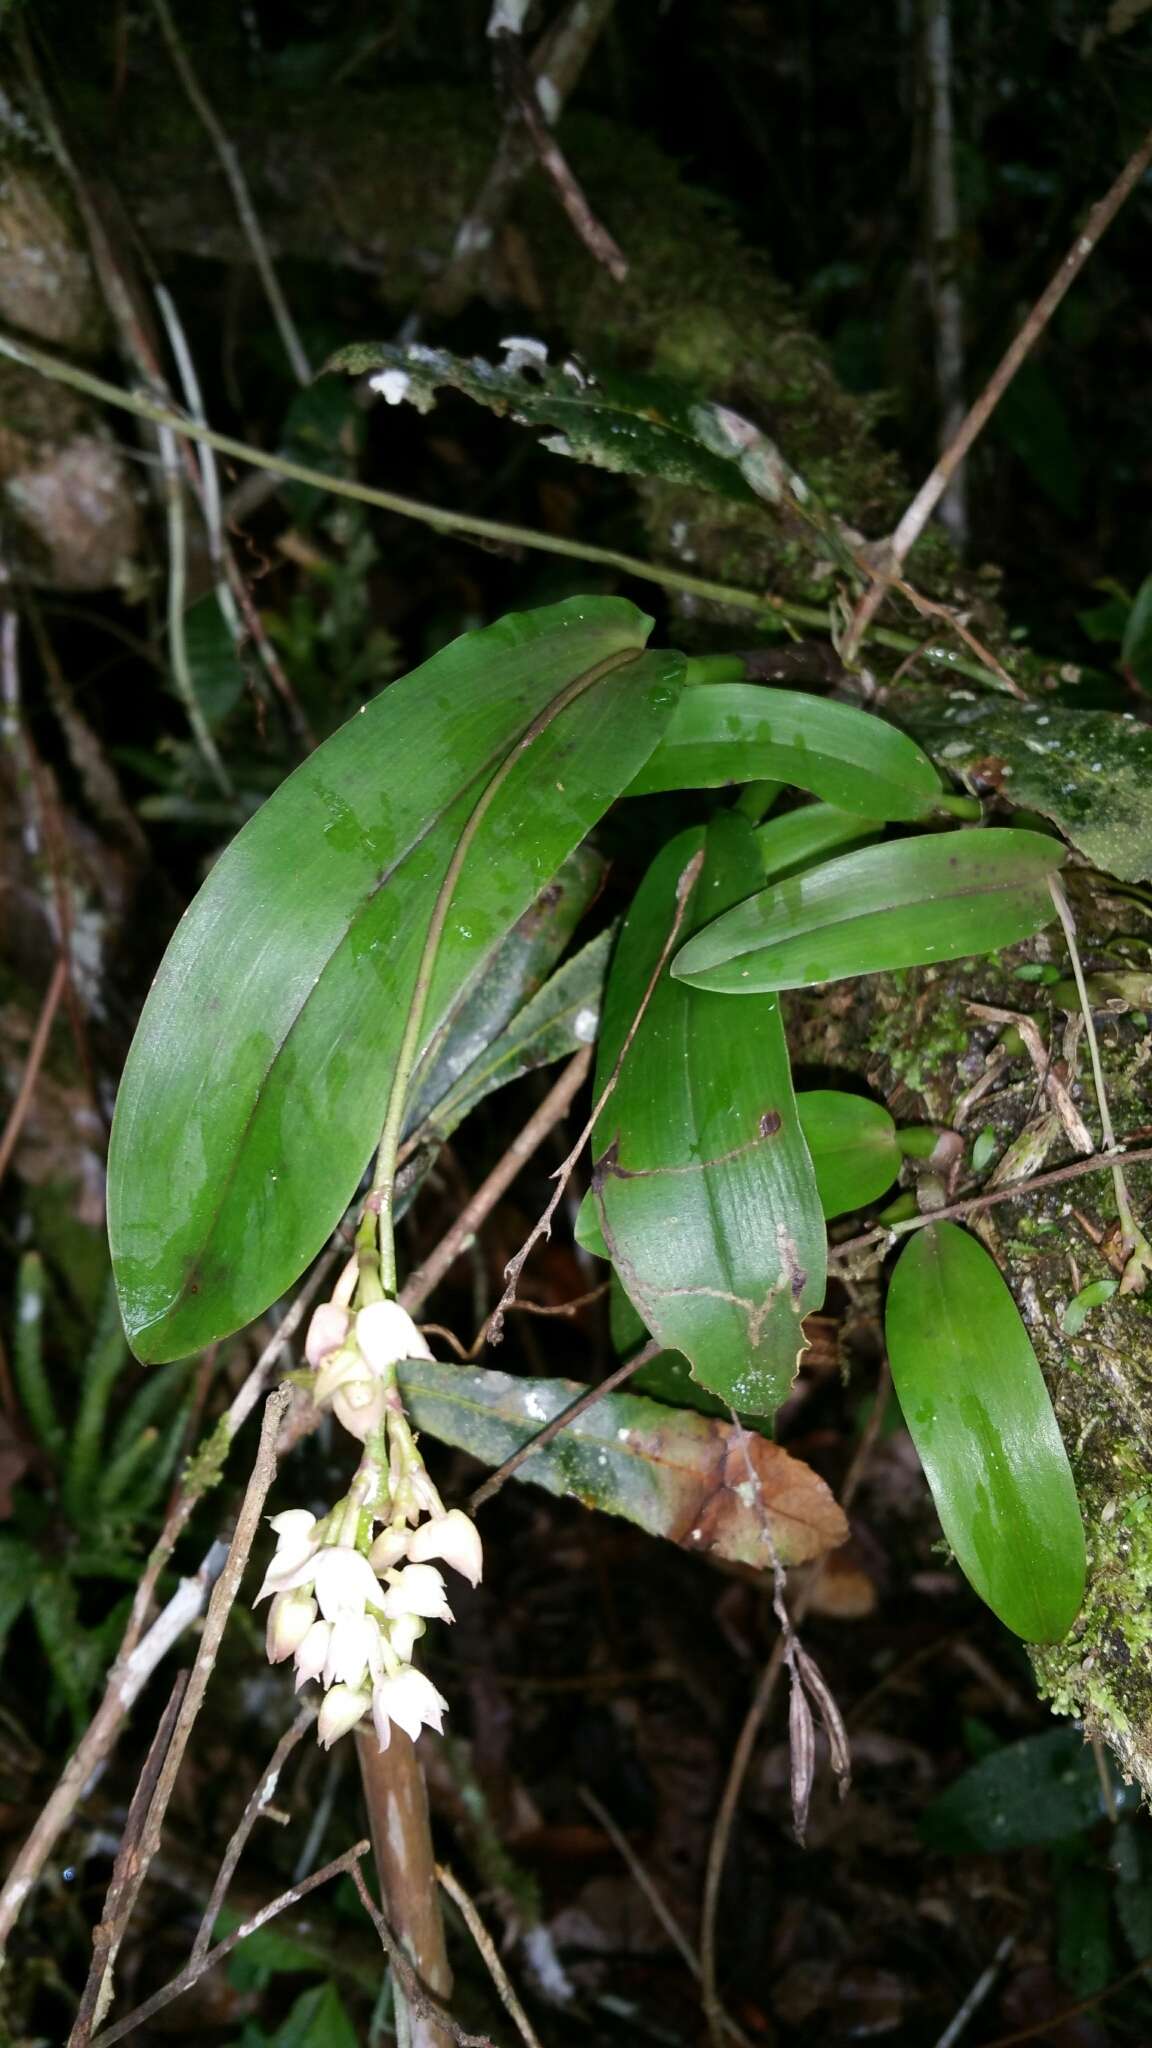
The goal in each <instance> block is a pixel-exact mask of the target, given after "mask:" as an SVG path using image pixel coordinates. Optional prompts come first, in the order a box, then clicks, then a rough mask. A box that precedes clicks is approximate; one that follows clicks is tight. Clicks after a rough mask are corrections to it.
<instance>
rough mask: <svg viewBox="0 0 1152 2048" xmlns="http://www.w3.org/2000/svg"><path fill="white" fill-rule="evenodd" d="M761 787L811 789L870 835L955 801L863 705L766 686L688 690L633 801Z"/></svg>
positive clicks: (910, 746) (925, 763)
mask: <svg viewBox="0 0 1152 2048" xmlns="http://www.w3.org/2000/svg"><path fill="white" fill-rule="evenodd" d="M761 780H763V781H768V782H783V783H791V784H793V785H794V786H795V787H796V788H797V789H809V790H811V791H812V793H813V795H814V796H819V797H823V798H824V799H825V801H826V802H827V803H829V804H835V805H836V806H838V808H839V809H840V810H842V811H851V812H853V813H854V814H855V815H856V816H857V817H858V818H862V819H867V820H868V821H869V825H870V826H871V825H873V824H874V821H876V820H878V819H889V818H905V819H915V818H926V817H928V816H929V815H930V814H931V813H932V812H933V811H934V810H939V809H940V808H941V805H942V803H943V800H944V797H945V791H944V789H943V787H942V785H941V782H940V777H939V775H938V773H937V771H936V769H935V768H934V767H933V766H932V763H931V761H930V760H929V759H928V756H927V755H926V754H922V753H921V751H920V749H919V747H918V746H917V745H916V743H915V741H914V740H910V739H909V738H908V737H907V734H905V733H902V732H898V731H897V729H896V727H895V726H894V725H887V724H885V722H884V720H883V719H882V718H873V717H872V715H871V713H870V712H867V711H859V710H857V708H856V706H855V705H854V704H837V703H835V702H834V701H832V700H831V699H830V698H826V697H811V696H808V695H806V694H805V692H804V691H803V690H773V689H768V688H766V687H765V686H764V685H763V684H758V683H703V684H701V685H700V686H699V687H696V688H690V689H687V690H685V691H684V694H683V696H682V697H681V699H680V702H679V704H678V705H677V707H676V711H675V713H674V715H673V717H672V719H671V721H670V722H669V726H668V730H667V732H666V733H665V735H664V737H663V739H662V740H661V742H660V745H659V746H658V747H657V748H656V749H655V751H654V753H653V754H651V755H650V757H649V759H648V760H647V762H646V763H645V765H644V767H643V769H642V770H641V772H640V774H639V775H638V776H637V778H636V780H635V782H634V783H633V784H632V787H631V790H630V791H629V795H631V796H648V795H651V794H652V793H653V792H654V791H657V790H665V789H719V788H722V787H723V786H724V785H725V784H727V783H737V782H752V781H761ZM779 822H781V823H782V822H783V820H780V821H779ZM867 829H868V828H867V827H865V830H867Z"/></svg>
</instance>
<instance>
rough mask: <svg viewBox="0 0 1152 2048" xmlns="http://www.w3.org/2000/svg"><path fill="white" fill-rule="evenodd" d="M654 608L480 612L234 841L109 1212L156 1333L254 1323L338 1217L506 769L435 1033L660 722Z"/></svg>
mask: <svg viewBox="0 0 1152 2048" xmlns="http://www.w3.org/2000/svg"><path fill="white" fill-rule="evenodd" d="M648 626H649V621H648V620H647V619H645V618H644V617H643V615H642V614H641V613H639V612H638V611H636V609H635V608H634V607H633V606H632V605H630V604H628V603H626V602H624V601H623V600H621V599H617V598H595V599H582V598H576V599H572V600H569V601H568V602H567V603H565V604H561V605H554V606H550V607H548V608H547V609H545V610H543V611H538V612H531V613H525V614H522V615H520V616H513V617H510V618H506V619H503V620H501V621H500V622H499V624H497V625H495V626H490V627H487V628H486V629H484V630H483V631H481V632H478V633H470V634H465V635H464V637H463V638H462V639H459V640H456V641H454V642H453V643H452V645H451V646H449V647H446V648H444V649H443V650H442V652H441V653H439V654H437V655H435V656H434V657H433V659H432V660H431V661H429V662H426V663H425V664H424V665H423V667H421V668H419V669H416V670H415V671H413V673H412V674H411V675H409V676H406V677H404V678H402V679H401V680H400V681H399V682H397V683H395V684H393V685H392V686H391V687H390V688H389V689H387V690H386V691H385V692H383V694H382V695H381V696H379V697H378V698H376V699H375V700H374V701H373V702H372V703H371V704H369V705H367V706H365V708H364V709H363V711H362V712H361V713H360V715H359V716H358V717H356V718H354V719H352V720H351V721H350V722H349V724H347V725H346V726H344V727H343V728H342V729H341V731H340V732H338V733H336V734H334V735H333V737H332V738H331V739H330V740H328V741H326V742H325V744H324V745H323V746H322V747H320V748H318V749H317V751H316V752H315V753H314V754H313V755H312V756H311V757H310V758H309V759H308V760H307V761H306V762H305V763H304V764H303V766H302V767H300V768H298V769H297V770H296V772H295V774H294V775H292V776H290V777H289V779H288V781H287V782H286V783H284V785H283V786H282V788H281V789H279V790H278V791H277V792H276V794H275V795H274V796H273V797H272V798H270V800H269V802H268V803H267V804H266V805H265V806H264V808H263V809H262V810H261V811H259V812H258V813H257V815H256V817H255V818H253V819H252V820H251V821H250V822H249V824H248V825H246V826H245V827H244V829H243V831H241V832H240V833H239V834H238V836H237V837H236V839H235V840H234V841H233V843H232V844H231V845H230V846H229V847H228V849H227V851H226V852H225V853H224V854H223V856H222V857H221V859H220V860H219V862H218V863H217V865H216V866H215V867H214V869H213V870H212V873H211V874H210V876H209V878H208V880H207V882H206V883H205V885H204V887H203V889H202V890H201V891H200V894H199V896H198V897H197V898H196V900H195V902H194V903H193V905H192V907H191V909H190V910H189V911H188V913H187V915H186V916H185V918H184V920H183V922H182V923H181V925H180V926H179V928H178V930H177V932H176V935H175V937H174V938H173V940H172V943H171V945H170V947H169V949H168V952H167V954H166V956H165V959H164V962H163V964H162V966H161V968H160V972H159V974H158V976H157V978H156V981H155V984H154V986H153V989H152V993H151V995H150V996H149V999H148V1002H147V1004H146V1005H145V1009H144V1014H143V1016H142V1018H141V1021H140V1026H139V1029H138V1031H137V1034H136V1039H135V1042H134V1044H133V1047H132V1050H131V1053H130V1054H129V1058H128V1063H127V1066H126V1068H125V1072H124V1079H123V1082H122V1085H121V1091H120V1100H119V1103H118V1105H117V1112H116V1119H115V1124H114V1127H113V1133H112V1146H111V1155H110V1160H109V1235H110V1238H111V1243H112V1252H113V1261H114V1267H115V1272H116V1280H117V1286H118V1289H119V1293H120V1301H121V1308H122V1311H123V1315H124V1322H125V1327H126V1329H127V1331H128V1335H129V1338H130V1341H131V1343H132V1346H133V1349H134V1350H135V1351H136V1352H137V1355H138V1356H140V1357H142V1358H146V1359H149V1360H162V1359H167V1358H174V1357H178V1356H180V1355H182V1354H183V1353H184V1352H187V1351H191V1350H194V1349H196V1348H198V1347H199V1346H202V1345H204V1344H208V1343H210V1342H212V1341H213V1340H214V1339H216V1338H219V1337H222V1336H225V1335H227V1334H228V1333H229V1332H230V1331H232V1330H234V1329H237V1328H239V1327H240V1326H241V1325H242V1324H244V1323H246V1322H248V1321H249V1320H250V1319H251V1318H252V1317H253V1316H255V1315H258V1314H259V1313H260V1312H261V1311H262V1310H263V1309H264V1308H266V1307H267V1306H268V1304H269V1302H271V1301H274V1300H275V1299H276V1298H277V1296H278V1295H280V1294H281V1293H282V1292H283V1291H284V1290H285V1289H286V1288H287V1287H290V1286H291V1285H292V1283H293V1281H294V1280H295V1279H296V1278H297V1276H298V1275H299V1274H300V1272H301V1271H302V1270H303V1268H304V1266H305V1265H306V1264H307V1262H308V1260H309V1259H310V1258H311V1257H312V1256H313V1254H314V1253H315V1252H316V1251H317V1250H318V1248H319V1246H320V1245H321V1244H322V1243H323V1242H324V1240H325V1238H326V1237H327V1236H328V1234H329V1232H330V1231H331V1230H332V1229H333V1228H334V1226H335V1224H336V1222H337V1221H338V1219H339V1217H340V1216H341V1215H342V1213H343V1211H344V1209H345V1207H346V1205H347V1203H348V1202H349V1200H350V1199H351V1196H352V1194H353V1192H354V1190H355V1188H356V1185H357V1182H358V1181H359V1179H360V1176H361V1174H362V1172H363V1170H364V1167H365V1165H366V1164H367V1161H368V1158H369V1156H370V1154H371V1151H372V1148H373V1145H374V1143H375V1141H376V1139H377V1137H378V1135H379V1130H380V1126H381V1123H382V1121H383V1116H384V1109H385V1105H386V1102H387V1098H388V1093H389V1089H390V1086H391V1080H392V1069H393V1062H394V1059H395V1054H396V1050H397V1047H398V1045H399V1042H400V1039H401V1036H402V1033H403V1030H404V1025H405V1020H406V1016H407V1012H408V1006H409V1003H410V1000H411V997H412V991H413V986H414V982H415V977H416V972H417V966H418V962H419V959H420V955H421V951H422V949H423V945H424V941H425V937H426V935H427V931H428V927H429V922H430V918H431V914H432V909H433V905H434V903H435V900H436V897H437V894H438V892H439V889H440V885H441V883H442V881H443V879H444V876H445V873H446V870H447V868H448V865H449V862H450V860H451V858H452V854H453V852H454V850H455V848H456V845H457V842H458V840H459V838H460V835H461V833H462V831H463V830H464V828H465V826H466V824H467V822H468V820H469V818H470V817H471V815H472V813H473V811H474V810H475V808H476V806H477V804H478V802H479V800H480V798H481V797H482V796H483V795H484V793H485V791H486V790H487V789H488V786H489V784H490V783H491V782H492V781H493V779H494V778H496V777H498V775H499V774H500V772H501V770H502V768H507V769H508V772H507V773H506V774H505V775H504V778H503V779H502V780H500V781H499V784H498V788H497V791H496V793H495V795H494V797H493V800H492V802H491V804H490V807H489V808H488V810H487V811H486V813H485V815H484V818H483V822H482V824H481V825H480V827H479V830H478V833H477V835H476V838H475V840H474V842H473V844H472V847H471V850H470V853H469V855H468V858H467V860H466V861H465V863H464V868H463V872H462V874H461V877H460V880H459V884H458V886H457V889H456V891H455V894H454V896H453V898H452V902H451V906H450V911H449V915H448V918H447V921H446V925H445V929H444V936H443V942H442V944H441V947H440V950H439V953H438V956H437V962H436V967H435V972H434V973H433V975H432V979H431V986H430V991H429V998H428V1003H427V1007H426V1012H425V1020H424V1026H423V1042H422V1044H421V1046H420V1047H419V1048H418V1052H419V1053H420V1055H421V1056H423V1055H424V1054H425V1053H426V1052H427V1049H428V1047H429V1046H430V1045H431V1044H433V1043H435V1041H436V1037H437V1034H438V1032H439V1030H440V1028H441V1026H442V1024H443V1022H444V1019H445V1017H446V1016H448V1015H449V1014H450V1013H451V1012H452V1010H453V1008H454V1006H455V1005H456V1004H457V1002H458V1001H459V998H460V995H461V992H462V991H463V990H464V989H466V988H467V987H469V986H470V985H473V984H474V983H475V982H476V981H477V980H478V979H479V977H480V976H482V975H483V973H484V971H485V969H486V968H487V966H488V965H489V963H490V962H491V960H492V959H493V957H494V955H495V954H496V953H497V951H498V949H499V947H500V945H501V943H502V941H503V940H504V938H505V935H506V934H507V932H508V931H509V930H510V929H511V928H512V926H513V925H514V924H515V923H516V922H517V920H518V919H519V918H520V917H522V916H523V915H524V912H525V911H526V910H527V909H528V906H529V905H530V904H531V903H532V902H533V901H534V899H535V898H536V896H537V895H538V893H539V891H540V889H541V887H542V885H543V884H544V883H545V882H546V881H547V880H548V879H549V878H550V877H551V876H552V875H554V874H555V873H556V872H557V870H558V869H559V868H560V867H561V866H562V864H563V862H564V861H565V860H566V859H567V858H568V856H569V855H570V854H571V852H572V851H573V849H574V847H575V846H577V845H578V844H579V842H580V841H581V839H582V838H583V837H584V836H585V834H586V833H587V832H588V830H589V829H590V827H591V826H592V825H593V824H594V823H595V822H596V820H597V818H598V817H599V816H600V815H601V813H602V812H603V811H604V810H605V809H606V807H607V805H608V804H609V803H611V802H612V800H613V798H614V797H615V796H616V795H617V794H618V793H619V791H620V789H621V788H622V787H623V786H624V785H625V784H626V783H627V782H628V781H629V780H630V778H631V777H632V776H633V775H634V774H635V772H636V770H637V768H638V766H639V765H640V763H641V762H642V761H643V760H644V758H645V756H646V755H647V753H648V752H649V751H650V749H651V747H652V746H653V745H654V744H655V741H656V739H657V738H658V737H659V734H660V731H661V729H662V727H663V724H664V723H665V721H666V720H667V718H668V716H669V713H670V711H671V708H672V703H673V700H674V698H675V694H676V691H677V688H678V686H679V680H680V676H681V674H682V671H683V661H682V657H680V656H679V655H675V654H671V655H669V654H643V653H642V652H641V649H642V647H643V642H644V639H645V638H646V636H647V632H648ZM565 692H568V693H569V698H567V699H566V702H565V708H564V709H563V710H562V711H560V712H559V713H558V714H557V715H555V716H552V717H551V718H550V719H549V718H547V717H546V714H548V712H549V708H550V707H554V706H555V704H556V700H557V699H558V698H559V697H561V696H562V695H564V693H565ZM530 729H531V731H532V732H534V733H535V737H534V738H531V739H530V740H529V738H528V735H529V732H530ZM543 792H546V796H547V800H546V801H542V793H543Z"/></svg>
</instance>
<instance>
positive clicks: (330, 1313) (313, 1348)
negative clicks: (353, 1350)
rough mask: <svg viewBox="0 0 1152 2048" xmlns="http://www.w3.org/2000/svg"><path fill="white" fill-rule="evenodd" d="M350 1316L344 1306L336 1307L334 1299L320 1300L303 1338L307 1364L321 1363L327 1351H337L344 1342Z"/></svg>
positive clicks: (326, 1355) (316, 1364)
mask: <svg viewBox="0 0 1152 2048" xmlns="http://www.w3.org/2000/svg"><path fill="white" fill-rule="evenodd" d="M351 1321H352V1317H351V1316H350V1314H349V1312H348V1310H347V1309H346V1308H338V1307H337V1305H336V1303H335V1302H334V1301H322V1302H321V1303H320V1306H319V1308H318V1309H317V1310H316V1312H315V1314H314V1315H313V1317H312V1321H311V1322H310V1323H309V1325H308V1335H307V1337H306V1338H305V1340H304V1356H305V1358H306V1359H307V1360H308V1363H309V1365H312V1366H318V1365H322V1364H323V1362H324V1360H325V1359H326V1358H327V1357H328V1354H329V1352H332V1351H338V1350H339V1349H340V1346H341V1345H342V1344H343V1343H344V1341H345V1339H346V1337H347V1335H348V1330H349V1326H350V1324H351Z"/></svg>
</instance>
